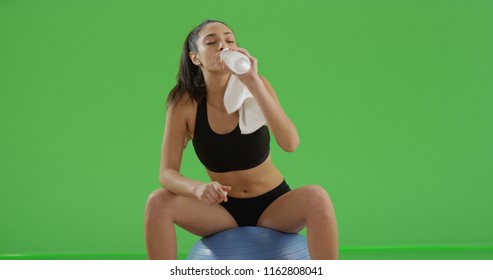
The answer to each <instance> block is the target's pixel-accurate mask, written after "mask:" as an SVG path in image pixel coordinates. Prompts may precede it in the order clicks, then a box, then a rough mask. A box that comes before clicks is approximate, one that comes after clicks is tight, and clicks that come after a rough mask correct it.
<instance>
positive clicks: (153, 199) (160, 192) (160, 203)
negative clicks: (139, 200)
mask: <svg viewBox="0 0 493 280" xmlns="http://www.w3.org/2000/svg"><path fill="white" fill-rule="evenodd" d="M174 197H175V194H173V193H172V192H170V191H168V190H167V189H164V188H160V189H157V190H155V191H153V192H152V193H151V194H150V195H149V198H148V199H147V203H146V217H147V218H151V217H154V216H162V215H163V214H171V213H170V212H171V211H170V210H171V209H172V208H173V207H171V204H172V202H173V199H174Z"/></svg>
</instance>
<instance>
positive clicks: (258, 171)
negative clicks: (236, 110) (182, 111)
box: [187, 102, 284, 198]
mask: <svg viewBox="0 0 493 280" xmlns="http://www.w3.org/2000/svg"><path fill="white" fill-rule="evenodd" d="M188 104H189V106H190V107H188V108H187V109H188V110H187V111H188V116H187V130H188V131H187V134H188V138H189V139H192V138H193V133H192V131H194V130H195V116H196V112H197V103H195V102H192V103H188ZM236 123H237V121H236ZM206 171H207V173H208V174H209V177H210V179H211V181H217V182H219V183H220V184H222V185H224V186H230V187H231V191H230V192H229V193H228V195H229V196H231V197H236V198H248V197H256V196H259V195H261V194H264V193H266V192H268V191H270V190H272V189H274V188H275V187H277V186H278V185H279V184H281V183H282V181H283V179H284V177H283V176H282V174H281V172H279V170H278V169H277V168H276V167H275V165H274V163H273V162H272V159H271V155H270V154H269V156H268V157H267V159H266V160H265V161H264V162H263V163H261V164H260V165H258V166H256V167H254V168H251V169H247V170H238V171H230V172H224V173H218V172H212V171H210V170H208V169H206Z"/></svg>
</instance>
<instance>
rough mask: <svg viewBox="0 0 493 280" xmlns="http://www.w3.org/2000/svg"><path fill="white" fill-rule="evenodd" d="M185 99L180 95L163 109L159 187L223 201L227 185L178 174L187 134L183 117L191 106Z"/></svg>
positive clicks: (209, 200)
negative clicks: (164, 124)
mask: <svg viewBox="0 0 493 280" xmlns="http://www.w3.org/2000/svg"><path fill="white" fill-rule="evenodd" d="M186 99H187V98H182V99H181V100H178V101H176V103H175V104H171V105H170V106H169V107H168V110H167V112H166V126H165V129H164V136H163V143H162V148H161V166H160V171H159V182H160V183H161V186H162V187H163V188H165V189H167V190H169V191H171V192H172V193H174V194H177V195H183V196H189V197H196V198H198V199H200V200H202V201H204V202H205V203H207V204H209V205H212V204H215V203H219V202H221V201H227V197H226V192H228V191H230V190H231V188H230V187H227V186H222V185H221V184H219V183H218V182H210V183H204V182H201V181H197V180H192V179H189V178H186V177H185V176H183V175H181V173H180V166H181V160H182V157H183V149H184V148H185V144H186V142H185V138H186V136H187V125H186V116H187V113H188V114H190V112H189V111H188V110H191V109H192V106H190V103H187V102H189V101H186Z"/></svg>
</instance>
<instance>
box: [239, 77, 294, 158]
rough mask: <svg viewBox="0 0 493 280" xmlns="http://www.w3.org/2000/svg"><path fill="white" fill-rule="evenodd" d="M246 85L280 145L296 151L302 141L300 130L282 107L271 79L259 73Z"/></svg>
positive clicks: (289, 150)
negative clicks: (299, 134)
mask: <svg viewBox="0 0 493 280" xmlns="http://www.w3.org/2000/svg"><path fill="white" fill-rule="evenodd" d="M246 85H247V87H248V89H249V90H250V92H251V93H252V95H253V97H254V98H255V101H257V104H258V105H259V107H260V109H261V110H262V113H263V114H264V117H265V120H266V122H267V125H268V126H269V129H270V131H271V132H272V134H273V135H274V137H275V138H276V141H277V143H278V144H279V146H280V147H281V148H282V149H283V150H284V151H286V152H294V151H295V150H296V148H297V147H298V145H299V143H300V138H299V136H298V131H297V129H296V127H295V126H294V124H293V122H292V121H291V120H290V119H289V117H288V116H287V115H286V113H285V112H284V110H283V108H282V107H281V103H280V102H279V99H278V98H277V95H276V93H275V91H274V89H273V88H272V86H271V85H270V83H269V81H268V80H267V79H266V78H265V77H262V76H258V75H257V77H255V78H253V79H250V80H249V81H248V82H247V83H246Z"/></svg>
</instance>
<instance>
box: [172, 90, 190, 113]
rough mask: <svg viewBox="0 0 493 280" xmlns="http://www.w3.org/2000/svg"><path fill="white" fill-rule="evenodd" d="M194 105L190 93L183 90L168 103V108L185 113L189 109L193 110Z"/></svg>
mask: <svg viewBox="0 0 493 280" xmlns="http://www.w3.org/2000/svg"><path fill="white" fill-rule="evenodd" d="M195 106H196V102H195V100H194V99H193V98H192V95H191V94H190V93H189V92H187V91H185V92H183V93H181V94H180V95H179V96H177V97H176V98H175V99H174V100H173V102H171V103H169V104H168V110H173V111H176V112H179V113H187V112H188V111H190V110H194V108H195Z"/></svg>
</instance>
